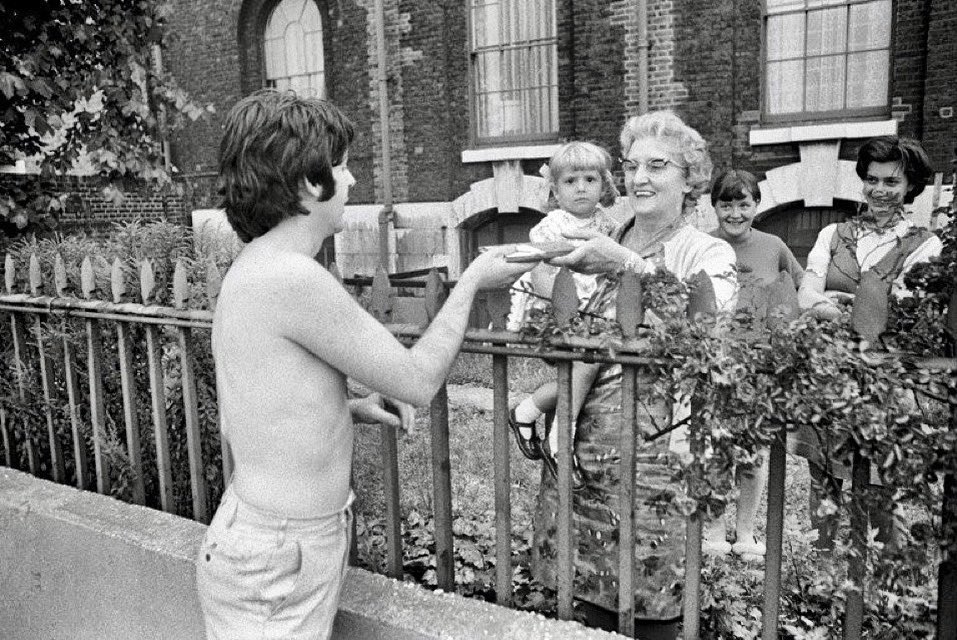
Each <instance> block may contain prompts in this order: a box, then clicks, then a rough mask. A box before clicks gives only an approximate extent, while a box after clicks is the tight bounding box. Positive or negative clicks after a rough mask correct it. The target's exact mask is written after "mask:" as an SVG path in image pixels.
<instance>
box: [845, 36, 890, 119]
mask: <svg viewBox="0 0 957 640" xmlns="http://www.w3.org/2000/svg"><path fill="white" fill-rule="evenodd" d="M887 69H888V51H887V50H886V49H885V50H883V51H868V52H867V53H852V54H850V55H849V56H848V57H847V108H848V109H859V108H863V107H880V106H884V105H886V104H887V80H888V78H887Z"/></svg>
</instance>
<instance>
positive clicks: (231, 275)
mask: <svg viewBox="0 0 957 640" xmlns="http://www.w3.org/2000/svg"><path fill="white" fill-rule="evenodd" d="M309 262H311V261H308V259H307V258H305V257H304V256H301V255H297V254H293V253H287V252H282V251H277V250H274V249H271V248H270V247H268V246H267V247H263V246H255V243H254V244H253V245H250V246H247V248H246V249H245V250H244V252H243V254H242V255H241V256H240V257H239V259H237V260H236V262H235V263H234V264H233V266H232V267H231V268H230V270H229V272H228V273H227V275H226V278H225V280H224V282H223V288H222V291H221V293H220V297H219V301H218V305H217V309H216V317H215V320H214V322H213V355H214V357H215V360H216V367H217V370H216V378H217V386H218V393H219V402H220V411H221V416H222V428H223V434H224V436H225V437H226V439H227V440H228V441H229V444H230V446H231V448H232V452H233V457H234V460H235V470H234V476H233V483H234V488H235V490H236V491H237V493H238V494H239V495H240V496H241V497H242V498H243V499H244V500H246V501H247V502H249V503H250V504H252V505H255V506H257V507H260V508H262V509H267V510H270V511H273V512H276V513H280V514H283V515H286V516H289V517H314V516H318V515H324V514H328V513H333V512H336V511H338V510H340V509H342V507H343V506H344V505H345V504H346V501H347V499H348V495H349V476H350V465H351V461H352V438H353V432H352V420H351V418H350V415H349V409H348V403H347V400H346V391H345V377H344V376H343V375H342V374H341V373H340V372H338V371H336V370H335V369H333V368H332V367H330V366H329V365H327V364H326V363H325V362H323V361H322V360H321V358H320V357H319V356H318V355H317V354H314V353H311V352H309V351H307V350H306V349H304V348H303V347H302V346H301V345H299V344H297V343H296V342H294V341H292V340H291V339H290V338H289V337H287V335H284V331H283V327H282V323H283V320H284V319H286V318H288V317H289V316H291V315H293V310H292V309H290V308H289V307H288V298H286V297H284V296H282V295H280V294H279V293H280V291H281V290H282V289H283V288H286V287H289V286H290V285H292V284H295V283H294V282H292V281H293V280H295V279H308V280H310V282H309V283H308V286H315V287H321V286H323V285H324V284H328V282H329V280H331V279H330V278H328V277H327V278H322V275H323V272H322V268H321V267H320V266H319V265H318V264H316V263H315V262H311V264H309ZM325 275H328V274H325ZM310 276H314V277H310ZM299 284H302V283H299ZM332 329H333V328H330V331H331V330H332Z"/></svg>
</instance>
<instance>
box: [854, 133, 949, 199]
mask: <svg viewBox="0 0 957 640" xmlns="http://www.w3.org/2000/svg"><path fill="white" fill-rule="evenodd" d="M872 162H899V163H900V164H901V168H902V169H903V171H904V175H905V176H906V177H907V182H908V183H909V184H908V189H907V193H906V194H905V195H904V204H910V203H912V202H913V201H914V198H916V197H917V196H919V195H920V194H921V193H923V191H924V187H926V186H927V183H929V182H930V181H931V179H932V178H933V177H934V168H933V166H932V165H931V163H930V158H928V157H927V152H926V151H924V148H923V147H922V146H920V143H919V142H917V141H916V140H911V139H910V138H899V137H897V136H877V137H876V138H871V139H870V140H868V141H867V142H865V143H864V146H862V147H861V148H860V150H859V151H858V152H857V165H855V167H854V170H855V171H856V172H857V176H858V177H859V178H860V179H861V180H866V179H867V170H868V168H870V166H871V163H872Z"/></svg>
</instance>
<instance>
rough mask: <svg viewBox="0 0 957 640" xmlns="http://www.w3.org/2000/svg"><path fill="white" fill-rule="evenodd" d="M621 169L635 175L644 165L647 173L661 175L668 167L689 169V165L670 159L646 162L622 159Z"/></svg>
mask: <svg viewBox="0 0 957 640" xmlns="http://www.w3.org/2000/svg"><path fill="white" fill-rule="evenodd" d="M620 160H621V168H622V170H623V171H624V172H625V173H635V172H636V171H638V167H641V166H642V165H643V166H644V167H645V171H646V172H647V173H661V172H662V171H664V170H665V169H667V168H668V165H671V166H673V167H678V168H679V169H687V168H688V165H686V164H680V163H678V162H675V161H674V160H669V159H668V158H652V159H651V160H646V161H645V162H640V161H635V160H625V159H624V158H621V159H620Z"/></svg>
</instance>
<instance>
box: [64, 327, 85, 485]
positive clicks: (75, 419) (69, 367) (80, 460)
mask: <svg viewBox="0 0 957 640" xmlns="http://www.w3.org/2000/svg"><path fill="white" fill-rule="evenodd" d="M68 329H69V321H68V320H64V321H63V381H64V384H65V385H66V397H67V403H68V404H69V406H70V430H71V432H72V434H73V461H74V463H75V465H76V488H77V489H80V490H81V491H82V490H84V489H86V488H87V487H88V486H89V485H90V463H89V460H88V458H87V454H86V439H85V438H84V437H83V433H82V432H81V431H80V409H79V407H80V384H79V382H78V381H77V377H76V359H75V358H74V357H73V344H72V343H71V342H70V337H69V335H68V333H69V332H68Z"/></svg>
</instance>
